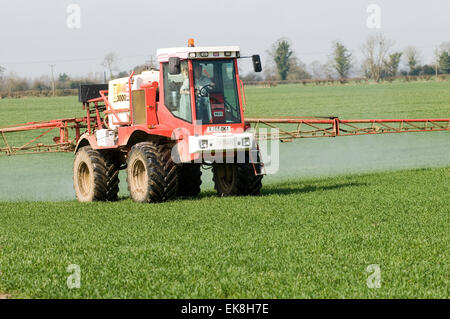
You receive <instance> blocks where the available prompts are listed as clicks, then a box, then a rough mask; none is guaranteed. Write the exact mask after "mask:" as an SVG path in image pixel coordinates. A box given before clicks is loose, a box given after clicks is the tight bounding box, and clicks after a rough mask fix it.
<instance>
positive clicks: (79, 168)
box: [73, 146, 119, 202]
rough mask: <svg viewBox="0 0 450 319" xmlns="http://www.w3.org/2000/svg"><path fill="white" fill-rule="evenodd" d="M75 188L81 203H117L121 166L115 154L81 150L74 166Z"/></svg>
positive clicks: (85, 148) (86, 149)
mask: <svg viewBox="0 0 450 319" xmlns="http://www.w3.org/2000/svg"><path fill="white" fill-rule="evenodd" d="M73 186H74V188H75V195H76V197H77V199H78V201H80V202H94V201H116V200H117V194H118V193H119V164H118V160H117V158H116V156H114V153H110V152H108V153H106V152H99V151H97V150H93V149H92V148H91V147H90V146H84V147H82V148H80V149H79V150H78V152H77V153H76V155H75V160H74V165H73Z"/></svg>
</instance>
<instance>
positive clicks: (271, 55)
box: [243, 33, 450, 82]
mask: <svg viewBox="0 0 450 319" xmlns="http://www.w3.org/2000/svg"><path fill="white" fill-rule="evenodd" d="M393 46H394V42H393V41H392V40H390V39H388V38H387V37H386V36H384V35H383V34H381V33H380V34H373V35H370V36H368V37H367V39H366V41H365V43H364V44H363V45H362V47H361V56H362V61H361V62H359V63H358V61H357V58H356V57H355V55H354V53H352V52H351V51H350V50H349V49H348V48H347V47H346V46H345V45H344V43H343V42H341V41H334V42H333V43H332V45H331V52H330V55H329V57H328V60H327V61H326V62H325V63H321V62H320V61H313V62H312V63H311V64H309V65H308V66H307V65H306V64H305V63H303V62H302V61H301V60H300V59H299V58H298V57H297V55H296V54H295V52H294V50H293V49H292V43H291V41H290V40H289V39H286V38H281V39H278V40H277V41H276V42H275V43H274V44H273V45H272V47H271V48H270V49H269V50H268V52H267V55H268V60H267V61H266V63H265V64H266V65H265V66H264V69H265V71H264V74H263V75H258V74H255V73H249V74H247V75H246V76H244V77H243V79H244V80H247V81H262V80H265V81H295V80H310V79H315V80H327V79H333V80H345V79H348V78H350V77H357V78H360V77H362V78H365V79H370V80H374V81H376V82H380V81H381V80H383V79H385V78H392V77H397V76H419V75H439V74H450V42H444V43H442V44H441V45H440V46H439V48H438V49H436V51H435V60H434V61H433V62H432V63H429V64H426V63H423V57H422V55H421V52H420V49H419V48H417V47H416V46H408V47H406V48H405V49H404V50H401V51H395V50H393ZM401 62H403V65H402V63H401Z"/></svg>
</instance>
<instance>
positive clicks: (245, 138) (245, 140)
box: [242, 137, 250, 146]
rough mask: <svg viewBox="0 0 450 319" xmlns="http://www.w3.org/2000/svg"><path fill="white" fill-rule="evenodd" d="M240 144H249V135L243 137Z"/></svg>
mask: <svg viewBox="0 0 450 319" xmlns="http://www.w3.org/2000/svg"><path fill="white" fill-rule="evenodd" d="M242 146H250V137H244V138H243V139H242Z"/></svg>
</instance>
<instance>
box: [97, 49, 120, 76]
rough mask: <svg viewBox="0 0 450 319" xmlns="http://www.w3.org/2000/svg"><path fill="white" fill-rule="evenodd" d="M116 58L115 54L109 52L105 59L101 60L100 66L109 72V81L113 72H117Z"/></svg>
mask: <svg viewBox="0 0 450 319" xmlns="http://www.w3.org/2000/svg"><path fill="white" fill-rule="evenodd" d="M117 60H118V57H117V54H116V53H115V52H110V53H108V54H107V55H105V58H104V59H103V62H102V64H101V65H102V66H103V67H105V68H106V69H107V70H108V71H109V76H110V79H112V78H113V71H115V70H117V66H116V63H117Z"/></svg>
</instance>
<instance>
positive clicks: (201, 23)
mask: <svg viewBox="0 0 450 319" xmlns="http://www.w3.org/2000/svg"><path fill="white" fill-rule="evenodd" d="M70 4H78V5H79V6H80V9H81V12H80V21H81V24H80V28H69V27H68V26H67V19H68V17H69V13H67V8H68V6H69V5H70ZM369 4H377V5H379V7H380V8H381V16H380V17H381V20H380V21H381V25H380V26H381V28H380V29H370V28H368V26H367V19H368V17H369V15H370V13H367V8H368V6H369ZM449 12H450V1H449V0H426V1H425V0H308V1H292V0H291V1H287V0H277V1H274V0H270V1H269V0H267V1H266V0H227V1H223V0H189V1H186V0H184V1H178V0H170V1H151V0H148V1H143V0H141V1H139V0H121V1H119V0H39V1H32V0H14V1H7V0H0V35H1V37H0V38H1V45H0V65H1V66H3V67H6V68H7V70H8V72H11V71H12V72H16V73H17V74H19V75H21V76H28V77H34V76H38V75H41V74H47V75H48V74H49V73H50V67H49V65H50V64H55V73H56V74H58V73H63V72H65V73H68V74H69V75H71V76H78V75H83V74H86V73H88V72H103V70H104V69H103V68H102V66H101V65H100V63H101V61H102V59H103V57H104V56H105V54H107V53H108V52H111V51H114V52H116V53H117V55H118V56H119V58H120V60H119V62H118V67H119V68H120V70H129V69H131V68H132V67H133V66H135V65H139V64H143V63H144V62H145V61H146V60H149V58H150V55H152V54H153V55H155V54H156V49H158V48H164V47H174V46H184V45H186V43H187V39H188V38H190V37H193V38H195V41H196V44H197V45H199V46H200V45H205V46H206V45H208V46H209V45H239V46H240V47H241V51H242V54H253V53H260V54H261V55H262V56H263V61H264V55H265V52H266V50H267V49H268V48H269V47H270V46H271V44H272V43H273V42H274V41H276V40H277V39H278V38H280V37H287V38H289V39H290V40H291V41H292V43H293V48H294V50H295V52H296V54H297V56H298V57H299V58H300V59H301V60H302V61H303V62H305V63H310V62H312V61H314V60H320V61H322V62H325V60H326V59H327V56H328V55H329V53H330V48H331V43H332V41H334V40H340V41H343V43H344V44H345V45H346V46H347V47H348V48H350V49H351V50H352V51H353V52H354V53H355V55H356V56H358V57H359V56H360V48H361V45H362V43H363V42H364V40H365V38H366V37H367V36H368V35H369V34H372V33H376V32H382V33H384V34H385V35H386V36H387V37H389V38H390V39H392V40H394V41H395V49H399V50H401V49H403V48H404V47H406V46H408V45H416V46H417V47H418V48H419V49H420V50H421V51H422V55H423V60H424V62H426V63H431V62H432V59H433V51H434V49H435V48H436V46H438V45H439V44H441V43H442V42H444V41H450V33H449V31H450V19H449ZM263 66H264V65H263Z"/></svg>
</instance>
